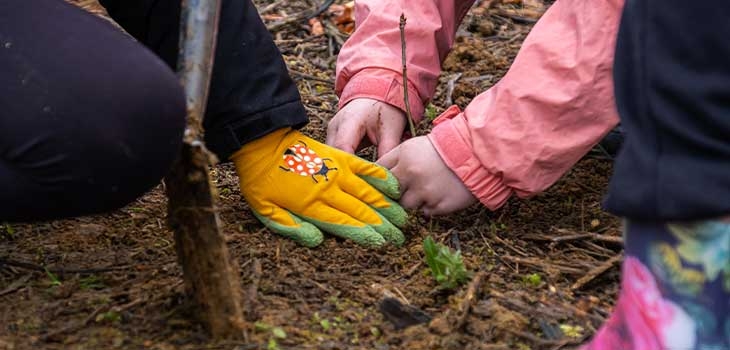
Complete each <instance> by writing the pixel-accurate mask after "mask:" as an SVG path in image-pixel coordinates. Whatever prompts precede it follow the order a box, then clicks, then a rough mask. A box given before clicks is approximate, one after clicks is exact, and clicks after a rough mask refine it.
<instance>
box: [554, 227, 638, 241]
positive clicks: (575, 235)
mask: <svg viewBox="0 0 730 350" xmlns="http://www.w3.org/2000/svg"><path fill="white" fill-rule="evenodd" d="M555 232H557V233H561V234H564V235H565V236H558V237H553V238H552V239H551V240H552V241H553V242H561V241H570V240H576V239H583V238H590V239H592V240H595V241H601V242H607V243H616V244H623V243H624V240H623V238H621V237H619V236H608V235H602V234H598V233H594V232H575V231H571V230H566V229H562V228H556V229H555Z"/></svg>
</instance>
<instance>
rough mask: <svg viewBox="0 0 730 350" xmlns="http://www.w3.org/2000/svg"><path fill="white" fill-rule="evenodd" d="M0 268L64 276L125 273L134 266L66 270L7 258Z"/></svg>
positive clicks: (2, 259) (2, 260) (0, 263)
mask: <svg viewBox="0 0 730 350" xmlns="http://www.w3.org/2000/svg"><path fill="white" fill-rule="evenodd" d="M0 266H12V267H17V268H21V269H25V270H31V271H38V272H46V271H47V272H50V273H55V274H58V275H64V274H76V273H78V274H82V275H85V274H94V273H102V272H111V271H124V270H130V269H132V268H133V266H130V265H123V266H107V267H95V268H88V269H72V268H65V267H59V268H56V267H45V266H41V265H36V264H33V263H30V262H27V261H18V260H13V259H9V258H5V257H0Z"/></svg>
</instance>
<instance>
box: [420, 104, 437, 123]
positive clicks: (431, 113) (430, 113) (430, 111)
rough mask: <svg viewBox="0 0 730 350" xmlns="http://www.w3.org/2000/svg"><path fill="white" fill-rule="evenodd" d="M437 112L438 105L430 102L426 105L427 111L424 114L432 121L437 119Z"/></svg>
mask: <svg viewBox="0 0 730 350" xmlns="http://www.w3.org/2000/svg"><path fill="white" fill-rule="evenodd" d="M437 113H438V112H437V111H436V106H434V105H432V104H430V103H429V104H428V105H427V106H426V111H425V112H424V113H423V114H424V116H425V117H426V120H429V121H431V120H434V119H436V117H437Z"/></svg>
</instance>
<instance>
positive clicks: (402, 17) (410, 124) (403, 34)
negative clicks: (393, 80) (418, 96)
mask: <svg viewBox="0 0 730 350" xmlns="http://www.w3.org/2000/svg"><path fill="white" fill-rule="evenodd" d="M398 27H399V28H400V48H401V62H402V63H403V102H404V103H405V105H406V117H407V118H408V128H409V130H410V131H411V137H415V136H416V126H415V124H414V123H413V115H412V114H411V103H410V102H409V101H408V71H407V68H406V15H405V14H404V13H402V12H401V14H400V25H399V26H398Z"/></svg>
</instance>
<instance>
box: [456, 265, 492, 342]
mask: <svg viewBox="0 0 730 350" xmlns="http://www.w3.org/2000/svg"><path fill="white" fill-rule="evenodd" d="M484 276H486V273H485V272H484V271H479V272H478V273H477V274H476V275H475V276H474V278H473V279H472V280H471V282H470V283H469V287H468V288H467V289H466V294H465V295H464V299H462V300H461V306H460V307H459V316H458V318H457V320H456V324H454V328H453V329H452V330H453V331H457V330H460V329H461V328H462V327H464V324H466V319H467V317H468V316H469V311H470V310H471V306H472V304H474V300H476V298H477V293H478V292H479V288H480V287H481V286H482V281H483V280H484Z"/></svg>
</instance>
